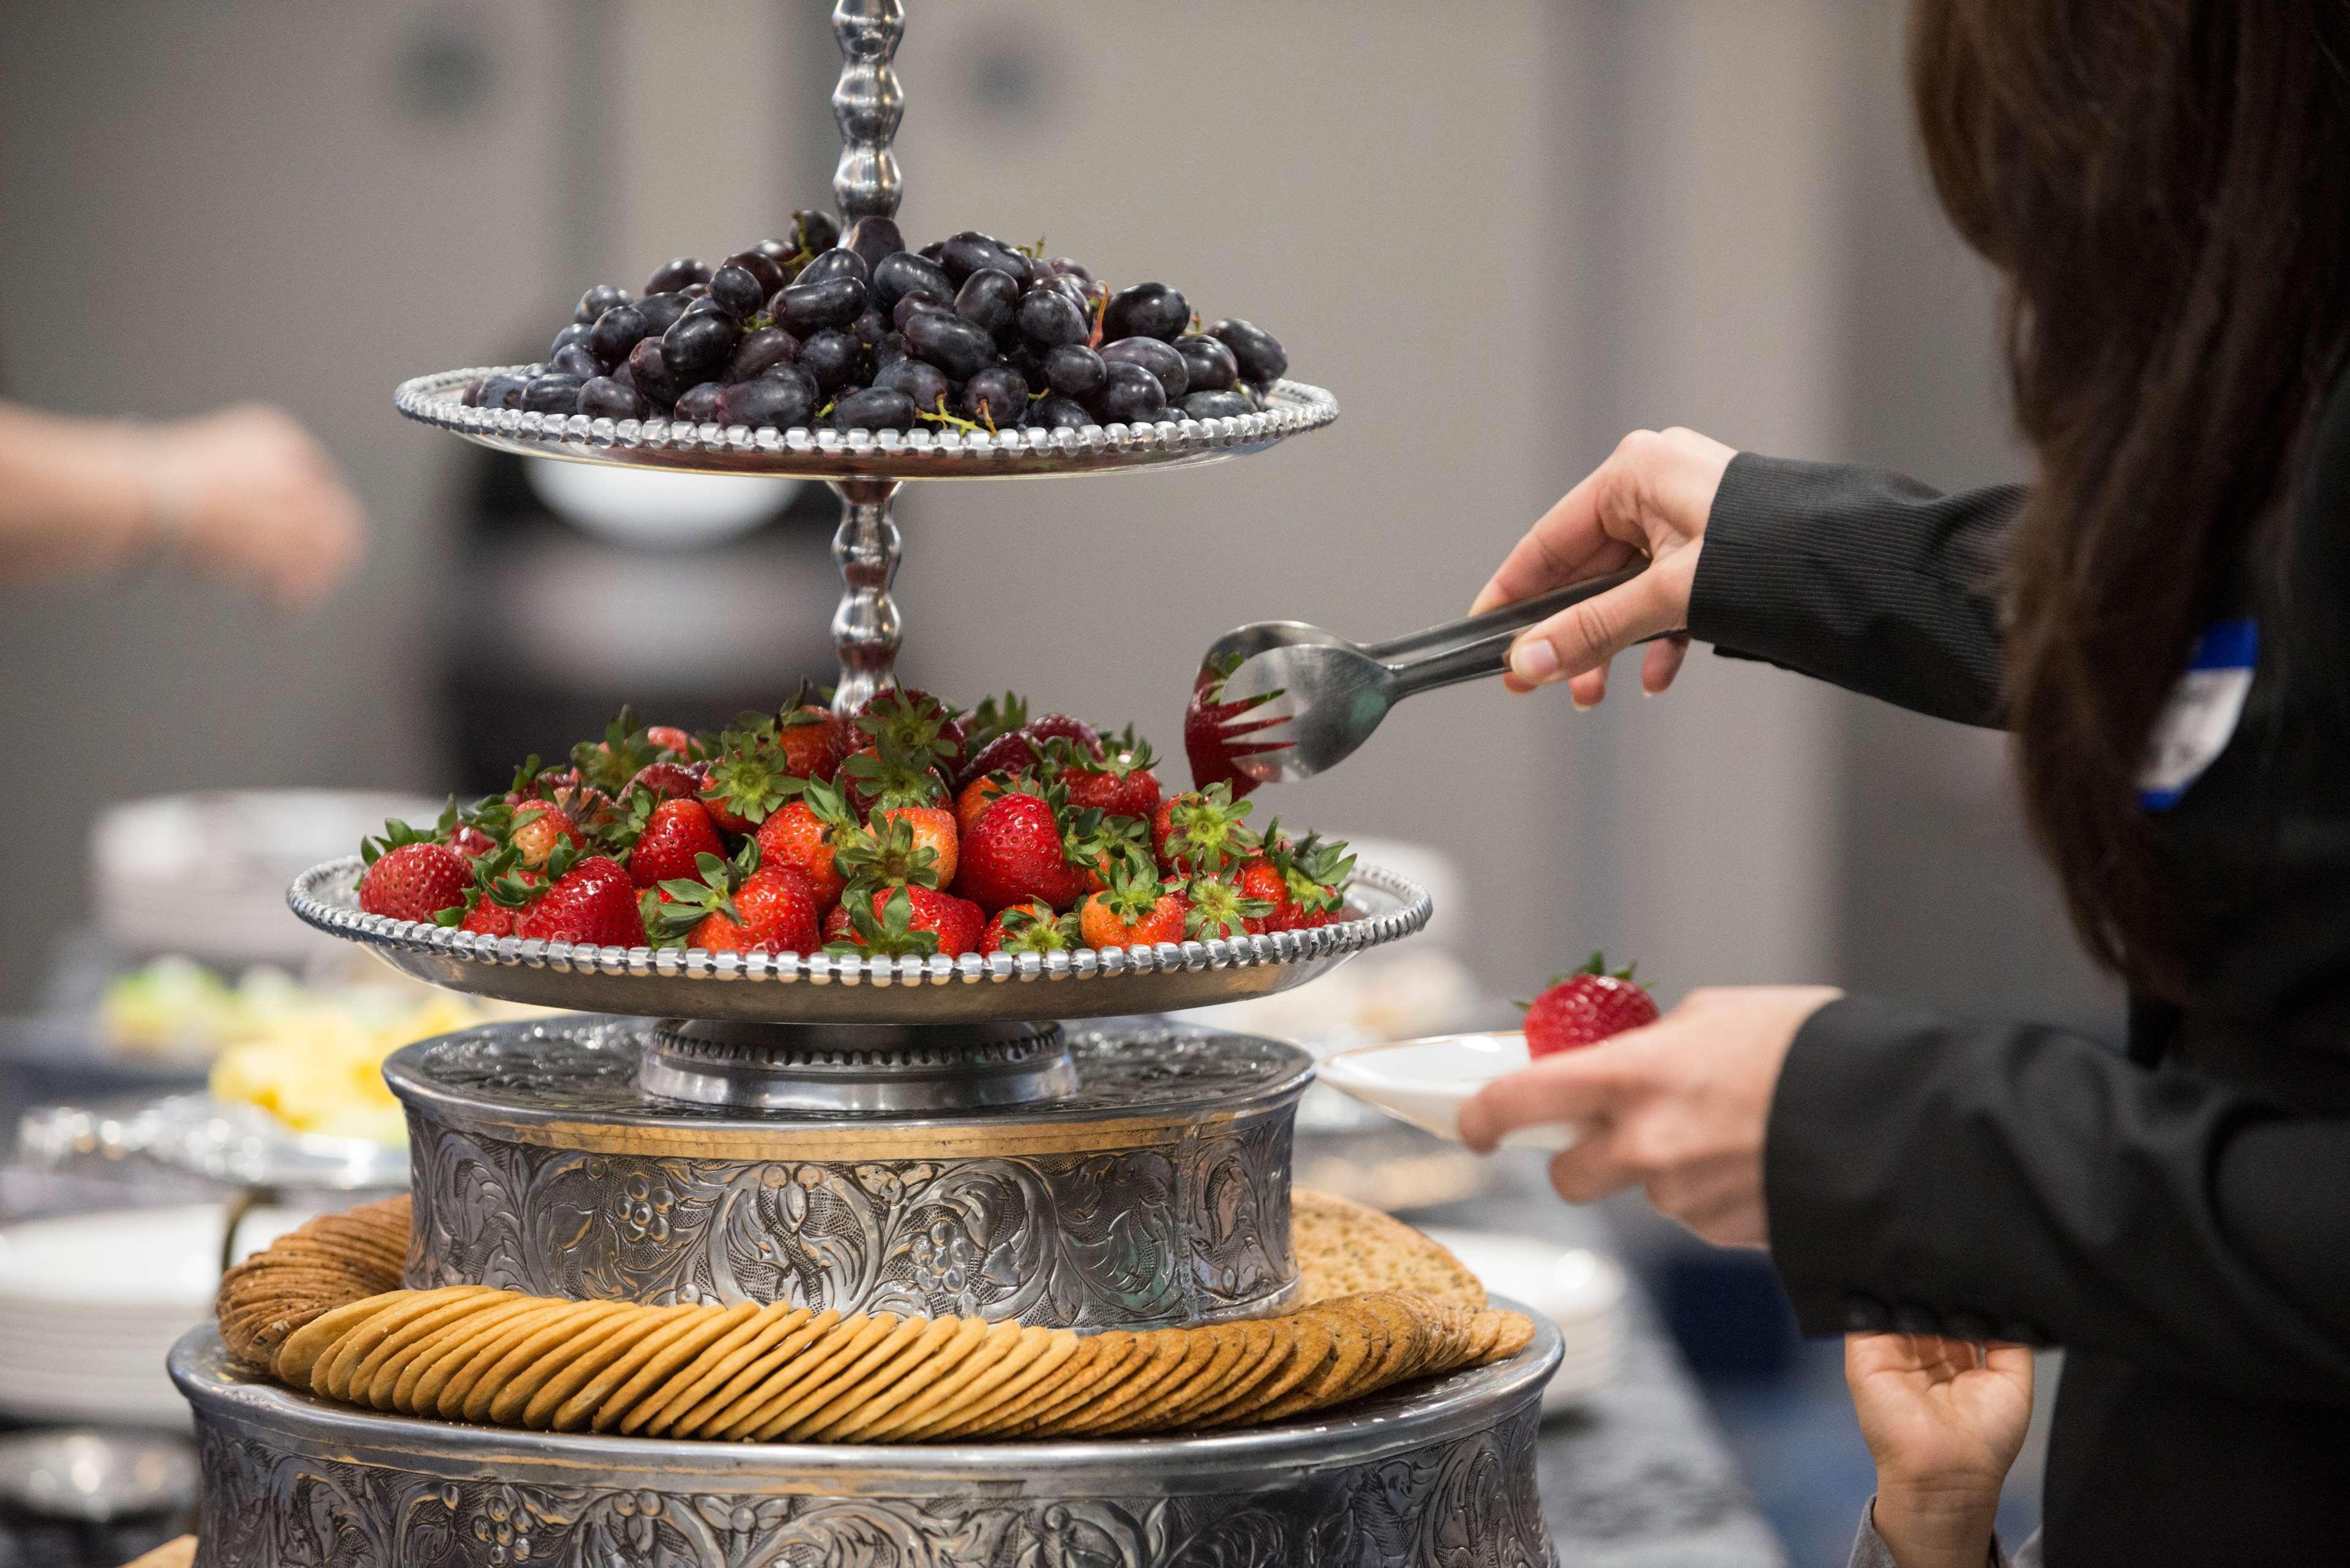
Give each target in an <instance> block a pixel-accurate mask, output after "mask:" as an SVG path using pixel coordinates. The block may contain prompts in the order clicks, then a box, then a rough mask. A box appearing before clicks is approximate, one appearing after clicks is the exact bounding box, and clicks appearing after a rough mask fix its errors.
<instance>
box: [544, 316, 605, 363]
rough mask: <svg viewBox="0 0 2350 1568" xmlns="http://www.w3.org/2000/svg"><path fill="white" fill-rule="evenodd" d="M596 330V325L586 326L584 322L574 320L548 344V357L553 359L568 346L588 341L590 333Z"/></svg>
mask: <svg viewBox="0 0 2350 1568" xmlns="http://www.w3.org/2000/svg"><path fill="white" fill-rule="evenodd" d="M595 330H596V329H595V328H594V327H588V326H586V325H584V324H583V323H580V322H577V321H574V322H572V323H571V324H569V325H568V326H567V327H564V329H563V330H562V331H560V332H558V333H556V335H555V341H554V342H552V343H549V344H548V345H547V346H546V357H547V358H548V359H549V360H550V361H552V360H553V359H554V358H555V357H556V355H557V354H560V353H562V352H563V351H564V350H565V349H566V348H573V347H575V346H577V345H578V344H582V343H585V342H587V335H588V334H589V333H591V332H593V331H595Z"/></svg>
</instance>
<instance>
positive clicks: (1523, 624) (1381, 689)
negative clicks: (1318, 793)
mask: <svg viewBox="0 0 2350 1568" xmlns="http://www.w3.org/2000/svg"><path fill="white" fill-rule="evenodd" d="M1647 566H1648V563H1647V562H1646V561H1642V562H1640V563H1639V564H1638V566H1631V567H1628V568H1627V569H1625V570H1623V571H1619V572H1611V573H1609V574H1608V575H1607V576H1599V577H1590V578H1586V579H1585V580H1584V581H1582V582H1579V583H1571V584H1569V585H1568V586H1566V587H1563V588H1557V589H1554V590H1553V591H1551V592H1550V593H1546V594H1541V595H1538V596H1536V597H1534V598H1530V599H1521V600H1519V601H1518V602H1517V603H1515V604H1512V605H1503V607H1501V608H1499V609H1493V610H1487V611H1486V612H1485V613H1484V614H1483V615H1472V616H1471V617H1469V618H1467V619H1465V620H1456V621H1450V622H1447V623H1446V624H1445V625H1443V626H1438V627H1430V628H1429V629H1428V630H1426V631H1419V632H1414V633H1412V634H1411V635H1410V636H1409V637H1399V638H1395V639H1390V640H1388V641H1387V642H1375V643H1371V644H1369V645H1368V646H1363V645H1358V644H1356V643H1352V642H1349V641H1347V639H1345V638H1342V637H1339V636H1337V635H1336V633H1333V632H1327V631H1325V630H1323V629H1322V628H1320V627H1318V626H1307V625H1306V624H1305V623H1304V622H1303V621H1295V620H1271V621H1259V622H1257V623H1256V624H1254V625H1253V626H1244V627H1241V628H1238V629H1236V630H1233V631H1228V632H1226V633H1224V635H1223V636H1222V637H1220V638H1218V639H1216V640H1215V641H1214V642H1213V643H1212V644H1211V645H1210V646H1209V649H1208V652H1207V655H1206V657H1205V658H1204V659H1201V665H1200V669H1201V681H1202V683H1203V685H1204V683H1206V682H1209V681H1211V680H1212V679H1213V678H1214V677H1215V675H1216V673H1217V672H1218V671H1229V673H1226V674H1224V675H1223V677H1222V691H1220V692H1218V693H1217V694H1216V695H1215V697H1214V698H1213V700H1212V709H1211V711H1212V712H1213V714H1214V715H1215V717H1216V719H1217V721H1218V724H1217V729H1216V732H1215V733H1216V735H1217V736H1218V738H1219V739H1220V740H1221V742H1222V745H1221V748H1220V749H1221V751H1222V753H1223V760H1224V761H1225V762H1226V763H1227V764H1228V766H1229V767H1230V768H1231V769H1232V770H1235V771H1237V772H1239V773H1241V774H1245V775H1247V776H1248V777H1250V778H1253V779H1256V780H1259V781H1261V782H1265V783H1273V782H1276V781H1278V782H1284V783H1286V782H1292V781H1295V780H1297V779H1302V778H1306V777H1309V776H1311V775H1312V774H1318V773H1321V772H1322V771H1323V770H1325V769H1326V768H1329V767H1331V766H1333V765H1335V764H1336V763H1340V762H1342V761H1344V760H1345V759H1346V758H1347V757H1348V756H1350V755H1352V754H1353V753H1354V750H1355V748H1356V747H1357V746H1359V745H1361V744H1362V743H1363V742H1365V741H1367V740H1369V739H1370V737H1371V732H1372V731H1374V730H1376V729H1378V727H1379V721H1380V720H1382V719H1384V718H1386V717H1387V713H1388V709H1390V708H1392V707H1394V706H1395V705H1396V704H1397V703H1398V702H1399V701H1402V700H1403V699H1404V698H1406V697H1409V696H1411V695H1413V694H1414V693H1415V692H1419V691H1434V690H1436V689H1437V688H1438V687H1440V686H1452V685H1456V684H1458V683H1459V682H1461V681H1463V680H1477V679H1479V678H1481V677H1482V676H1488V675H1499V674H1501V673H1502V672H1503V670H1506V669H1508V668H1509V660H1510V648H1511V645H1512V644H1513V642H1514V641H1515V640H1516V639H1517V634H1518V633H1519V632H1521V631H1523V630H1524V629H1525V628H1528V627H1530V626H1533V625H1534V624H1536V623H1537V622H1540V621H1544V620H1548V619H1549V618H1551V617H1552V616H1555V615H1556V614H1558V612H1559V611H1561V610H1563V609H1565V608H1567V607H1569V606H1571V605H1576V604H1580V603H1582V602H1583V601H1584V600H1585V599H1587V598H1592V597H1596V596H1597V595H1599V594H1604V593H1606V592H1607V591H1608V590H1609V589H1610V588H1614V587H1620V586H1622V585H1623V584H1625V583H1628V582H1630V581H1631V580H1632V579H1633V578H1634V577H1636V576H1639V574H1640V573H1641V572H1642V571H1644V570H1645V569H1647ZM1665 635H1668V636H1669V635H1671V634H1670V633H1667V634H1665ZM1284 725H1285V726H1286V728H1282V726H1284ZM1185 739H1186V744H1187V745H1192V746H1193V749H1194V752H1195V757H1194V762H1195V765H1196V763H1197V760H1198V758H1197V755H1196V753H1197V751H1198V749H1199V748H1198V747H1197V746H1196V745H1195V744H1194V737H1193V736H1192V734H1191V732H1189V731H1188V730H1187V732H1186V737H1185Z"/></svg>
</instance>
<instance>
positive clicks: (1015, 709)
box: [962, 691, 1028, 771]
mask: <svg viewBox="0 0 2350 1568" xmlns="http://www.w3.org/2000/svg"><path fill="white" fill-rule="evenodd" d="M1026 722H1028V699H1026V698H1025V697H1023V696H1022V695H1020V693H1019V692H1017V691H1006V692H1005V693H1004V694H1003V697H1002V698H1000V699H999V698H994V697H983V698H981V699H980V700H979V706H978V707H976V708H973V709H972V711H971V712H970V714H969V716H968V717H966V718H965V719H964V720H963V726H962V728H963V747H964V750H965V751H966V752H968V753H970V754H971V755H972V756H974V757H976V756H977V755H979V753H980V752H981V751H982V750H983V748H985V747H986V746H987V744H988V743H989V742H992V741H995V740H999V739H1001V738H1002V737H1003V736H1005V735H1008V734H1010V733H1012V732H1013V731H1014V730H1016V729H1018V728H1020V727H1021V726H1022V725H1023V724H1025V723H1026ZM968 766H969V765H968V764H965V771H968Z"/></svg>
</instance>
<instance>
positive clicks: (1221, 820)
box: [1150, 784, 1257, 877]
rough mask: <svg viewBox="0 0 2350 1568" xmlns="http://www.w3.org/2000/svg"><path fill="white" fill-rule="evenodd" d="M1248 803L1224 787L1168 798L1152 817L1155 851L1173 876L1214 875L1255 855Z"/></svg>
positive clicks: (1217, 786)
mask: <svg viewBox="0 0 2350 1568" xmlns="http://www.w3.org/2000/svg"><path fill="white" fill-rule="evenodd" d="M1248 814H1249V803H1248V802H1246V801H1238V802H1235V801H1234V800H1233V799H1232V792H1231V791H1229V790H1227V789H1226V788H1225V787H1224V786H1223V785H1222V784H1210V785H1209V786H1208V787H1207V788H1205V789H1201V790H1191V791H1189V792H1187V793H1185V794H1178V795H1170V796H1169V797H1168V798H1167V799H1166V800H1165V801H1164V802H1162V803H1161V804H1160V805H1159V809H1158V811H1157V812H1155V813H1154V814H1152V816H1151V823H1150V842H1151V847H1153V848H1154V849H1156V850H1157V851H1158V852H1159V865H1160V866H1162V867H1165V868H1166V869H1167V871H1168V872H1169V873H1170V875H1180V876H1187V877H1188V876H1191V875H1193V874H1195V873H1199V872H1205V873H1206V874H1208V875H1210V876H1214V875H1215V874H1217V873H1218V872H1221V871H1222V870H1223V869H1224V867H1226V866H1228V865H1230V864H1231V863H1232V862H1233V861H1235V860H1239V859H1244V858H1246V857H1248V856H1250V855H1252V854H1253V853H1255V851H1256V848H1257V837H1256V835H1255V834H1253V833H1252V832H1250V831H1249V827H1248V825H1247V823H1246V821H1245V820H1244V819H1245V818H1246V817H1247V815H1248Z"/></svg>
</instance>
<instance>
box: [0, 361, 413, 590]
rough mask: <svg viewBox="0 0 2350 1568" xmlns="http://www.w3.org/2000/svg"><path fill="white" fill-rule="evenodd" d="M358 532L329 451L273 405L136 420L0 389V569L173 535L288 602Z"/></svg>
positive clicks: (331, 564) (163, 544) (87, 555)
mask: <svg viewBox="0 0 2350 1568" xmlns="http://www.w3.org/2000/svg"><path fill="white" fill-rule="evenodd" d="M365 533H366V518H365V515H364V514H363V513H362V512H361V511H360V508H359V503H358V502H357V501H356V500H354V499H353V498H352V496H351V494H350V492H349V491H348V489H347V488H346V487H345V485H344V483H343V482H342V479H341V476H340V475H339V474H338V472H337V471H336V469H335V465H334V463H333V461H332V460H331V459H329V458H328V456H327V455H326V453H325V452H324V451H323V450H321V449H320V448H319V446H318V444H317V442H316V441H313V440H312V439H311V438H310V436H309V435H308V434H307V432H305V431H303V430H302V428H301V427H300V426H299V425H297V424H296V423H295V422H294V421H292V420H290V419H288V418H287V417H286V415H285V414H283V413H281V412H279V411H278V410H275V409H269V408H263V407H259V406H255V405H245V406H240V407H237V408H232V409H225V410H220V411H218V412H215V413H212V414H207V415H204V416H203V417H201V418H198V419H192V420H181V421H166V422H162V423H156V424H144V423H137V422H132V421H107V420H88V419H74V418H69V417H65V416H59V415H54V414H47V413H42V412H39V411H36V410H31V409H26V408H24V407H21V406H19V405H16V404H8V403H0V580H5V579H10V578H16V579H22V578H26V577H32V576H44V575H48V574H52V573H60V572H72V571H96V572H104V571H108V570H113V569H117V568H120V567H121V566H125V565H127V564H129V563H130V562H131V561H133V560H135V559H137V558H138V557H139V556H141V555H142V554H145V553H146V552H148V551H151V550H155V549H159V548H172V549H176V550H179V551H181V552H182V553H183V554H184V555H186V556H188V557H189V558H190V559H192V561H195V562H197V563H199V564H201V565H203V566H210V567H213V568H215V569H218V570H221V571H224V572H227V573H230V574H233V575H235V576H243V577H246V578H249V579H252V580H254V581H255V582H257V583H259V584H260V585H261V586H262V587H264V588H265V589H266V590H267V591H268V592H269V593H270V595H271V596H272V597H275V598H276V599H277V600H278V601H279V602H281V603H289V604H290V603H296V602H299V601H302V600H305V599H308V598H312V597H316V596H317V595H318V594H321V593H323V592H325V591H326V590H327V589H328V587H332V586H333V585H334V584H335V583H336V582H337V581H338V580H339V579H340V578H341V577H342V576H343V575H344V574H345V573H346V572H347V571H348V569H349V568H350V566H352V565H353V564H354V563H355V562H356V561H357V559H358V556H359V551H360V549H361V547H362V545H363V541H364V538H365Z"/></svg>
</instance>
